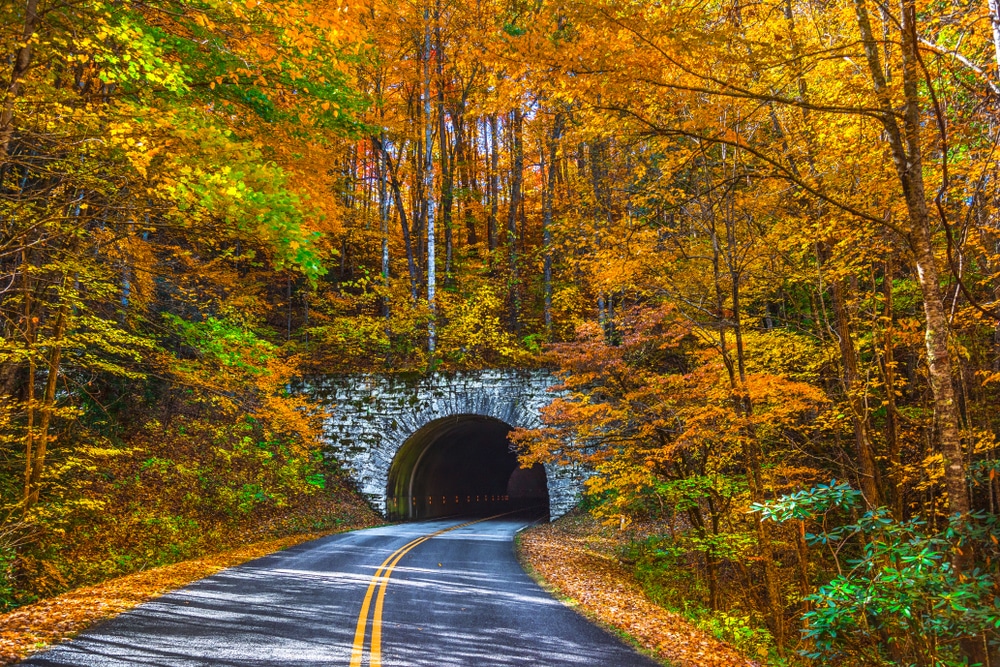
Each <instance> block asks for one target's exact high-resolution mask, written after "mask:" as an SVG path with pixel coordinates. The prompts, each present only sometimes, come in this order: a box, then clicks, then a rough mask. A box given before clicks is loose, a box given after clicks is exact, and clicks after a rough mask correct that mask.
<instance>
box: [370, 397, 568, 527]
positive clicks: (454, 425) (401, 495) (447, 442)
mask: <svg viewBox="0 0 1000 667" xmlns="http://www.w3.org/2000/svg"><path fill="white" fill-rule="evenodd" d="M511 430H513V429H512V427H511V426H510V425H509V424H507V423H505V422H502V421H500V420H498V419H493V418H491V417H482V416H479V415H454V416H450V417H445V418H442V419H437V420H435V421H432V422H430V423H429V424H427V425H425V426H423V427H422V428H420V429H419V430H417V431H416V432H414V433H413V434H412V435H411V436H410V437H409V438H407V440H406V442H404V443H403V445H402V446H401V447H400V448H399V451H397V452H396V456H395V457H394V458H393V461H392V466H391V467H390V468H389V481H388V485H387V488H386V516H387V518H389V519H391V520H397V521H400V520H417V519H430V518H435V517H444V516H458V515H462V516H492V515H494V514H501V513H504V512H518V513H525V514H532V515H537V516H540V517H544V518H548V515H549V494H548V484H547V480H546V477H545V468H544V467H542V466H541V465H538V464H535V465H534V466H533V467H531V468H527V469H522V468H520V466H519V465H518V461H517V455H516V454H515V453H514V451H512V448H511V444H510V441H509V440H508V439H507V434H508V433H510V431H511Z"/></svg>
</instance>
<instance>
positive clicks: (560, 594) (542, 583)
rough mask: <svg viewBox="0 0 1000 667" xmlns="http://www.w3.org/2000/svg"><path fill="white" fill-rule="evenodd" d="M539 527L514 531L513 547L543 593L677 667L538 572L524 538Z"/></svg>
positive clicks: (665, 665)
mask: <svg viewBox="0 0 1000 667" xmlns="http://www.w3.org/2000/svg"><path fill="white" fill-rule="evenodd" d="M538 525H539V524H538V523H537V522H536V523H531V524H528V525H527V526H524V527H522V528H518V529H517V530H516V531H514V546H513V548H514V558H515V559H516V560H517V562H518V564H519V565H520V566H521V569H522V570H524V573H525V574H527V575H528V576H529V577H530V578H531V579H532V580H533V581H534V582H535V583H536V584H538V586H539V587H540V588H541V589H542V590H543V591H545V592H546V593H548V594H549V595H551V596H552V597H553V598H554V599H556V600H558V601H559V602H561V603H562V604H563V605H565V606H566V607H569V608H570V609H572V610H573V611H574V612H576V613H577V614H579V615H580V616H582V617H584V618H585V619H587V620H588V621H589V622H591V623H593V624H594V625H596V626H598V627H599V628H602V629H603V630H605V631H607V632H609V633H611V634H612V635H614V636H615V637H618V638H619V639H621V640H622V641H624V642H625V643H626V644H628V645H629V646H630V647H631V648H632V649H634V650H635V651H636V652H638V653H639V654H641V655H644V656H646V657H647V658H649V659H650V660H654V661H655V662H658V663H660V664H661V665H663V667H676V665H674V663H672V662H670V661H669V660H668V659H666V658H664V657H663V656H661V655H658V654H657V653H656V652H655V651H652V650H650V649H649V648H647V647H646V646H644V645H643V644H642V642H641V641H640V640H639V638H638V637H636V636H634V635H632V634H631V633H629V631H628V630H626V629H625V628H623V627H620V626H617V625H614V624H612V623H609V622H607V621H606V620H605V619H603V618H601V617H600V616H599V615H597V614H596V613H595V612H594V611H592V610H591V609H589V608H588V607H587V606H586V605H584V604H582V603H581V602H580V601H579V600H577V599H575V598H574V597H572V596H571V595H569V594H567V593H566V592H565V591H563V590H562V589H560V588H559V587H557V586H556V585H554V584H553V583H552V582H550V581H549V580H548V579H546V578H545V576H544V575H543V574H542V573H541V572H539V571H538V569H537V568H536V567H535V566H534V565H533V564H532V563H531V561H530V560H528V557H527V555H526V554H525V553H524V550H523V545H522V537H523V536H524V532H525V531H527V530H529V529H531V528H536V527H537V526H538Z"/></svg>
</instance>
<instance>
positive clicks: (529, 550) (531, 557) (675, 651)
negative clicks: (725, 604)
mask: <svg viewBox="0 0 1000 667" xmlns="http://www.w3.org/2000/svg"><path fill="white" fill-rule="evenodd" d="M593 537H594V535H593V526H592V525H591V523H590V522H588V521H586V520H581V518H580V517H579V516H573V515H570V516H568V517H565V518H563V519H559V520H557V521H555V522H553V523H550V524H542V525H539V526H534V527H532V528H529V529H527V530H525V531H522V532H521V533H519V534H518V537H517V540H516V547H515V549H516V552H517V557H518V560H519V561H520V562H521V565H522V566H523V567H524V568H525V571H527V572H528V574H529V575H530V576H531V577H532V578H534V579H535V580H536V581H538V582H539V584H540V585H542V586H543V587H544V588H545V589H546V590H548V591H549V592H550V593H553V594H554V595H556V597H558V598H560V599H562V600H563V601H564V602H566V603H568V604H570V605H571V606H573V607H575V608H576V609H577V610H578V611H580V612H581V613H583V614H584V615H585V616H587V617H588V618H590V619H591V620H593V621H596V622H597V623H599V624H600V625H603V626H605V627H607V628H608V629H610V630H611V631H613V632H615V633H616V634H619V635H621V636H622V637H624V638H625V639H627V640H629V641H631V642H632V643H633V644H635V645H636V646H637V647H638V648H639V649H640V650H642V651H643V652H644V653H646V654H647V655H650V656H652V657H653V658H655V659H657V660H660V661H662V662H663V663H664V664H667V665H673V666H675V667H730V666H740V667H752V666H754V665H757V664H758V663H754V662H752V661H750V660H747V659H746V658H745V657H743V656H741V655H740V654H739V653H738V652H737V651H736V650H735V649H733V648H732V647H731V646H729V645H727V644H725V643H723V642H720V641H719V640H717V639H715V638H714V637H712V636H711V635H708V634H707V633H705V632H703V631H701V630H699V629H697V628H695V627H694V626H692V625H691V624H690V623H689V622H688V621H687V620H686V619H684V618H683V617H682V616H680V615H679V614H675V613H673V612H670V611H668V610H666V609H664V608H662V607H660V606H658V605H656V604H654V603H653V602H652V601H650V600H649V599H648V598H647V597H646V595H645V594H644V593H643V592H642V589H641V588H640V586H639V584H638V583H637V582H636V581H635V579H634V577H633V576H632V575H631V573H630V572H629V571H628V570H627V569H626V568H624V567H623V566H622V565H621V564H620V563H618V561H617V560H616V559H615V558H614V557H613V556H611V555H609V554H606V553H602V551H601V549H599V548H597V547H596V546H595V541H594V540H593Z"/></svg>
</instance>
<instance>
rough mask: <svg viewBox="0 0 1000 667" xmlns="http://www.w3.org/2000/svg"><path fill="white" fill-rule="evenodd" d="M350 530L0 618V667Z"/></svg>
mask: <svg viewBox="0 0 1000 667" xmlns="http://www.w3.org/2000/svg"><path fill="white" fill-rule="evenodd" d="M349 529H350V528H348V527H343V528H341V529H338V530H332V531H325V532H318V533H305V534H300V535H291V536H288V537H282V538H279V539H272V540H266V541H262V542H256V543H254V544H249V545H246V546H243V547H240V548H237V549H232V550H230V551H224V552H221V553H218V554H213V555H210V556H205V557H202V558H196V559H193V560H187V561H183V562H180V563H174V564H173V565H165V566H163V567H157V568H152V569H149V570H145V571H143V572H136V573H134V574H129V575H126V576H124V577H118V578H116V579H110V580H108V581H105V582H102V583H100V584H96V585H94V586H86V587H84V588H77V589H75V590H72V591H69V592H67V593H63V594H62V595H58V596H55V597H52V598H47V599H45V600H40V601H39V602H36V603H34V604H30V605H25V606H23V607H19V608H17V609H15V610H13V611H10V612H7V613H5V614H0V665H12V664H14V663H17V662H18V661H20V660H24V659H25V658H27V657H28V656H29V655H31V654H33V653H37V652H38V651H41V650H44V649H46V648H49V647H50V646H52V645H54V644H58V643H59V642H61V641H65V640H67V639H70V638H72V637H75V636H76V635H78V634H79V633H81V632H83V631H84V630H86V629H88V628H89V627H91V626H93V625H94V624H96V623H98V622H100V621H104V620H107V619H109V618H113V617H115V616H117V615H119V614H121V613H123V612H126V611H128V610H130V609H132V608H133V607H136V606H138V605H140V604H143V603H144V602H149V601H150V600H152V599H154V598H157V597H159V596H161V595H163V594H165V593H169V592H170V591H173V590H176V589H178V588H182V587H184V586H186V585H188V584H190V583H191V582H194V581H197V580H199V579H203V578H205V577H208V576H211V575H213V574H215V573H217V572H220V571H221V570H225V569H227V568H230V567H235V566H237V565H242V564H243V563H246V562H249V561H252V560H255V559H257V558H261V557H263V556H267V555H268V554H272V553H275V552H277V551H281V550H284V549H287V548H289V547H293V546H295V545H297V544H302V543H303V542H308V541H310V540H314V539H317V538H320V537H325V536H327V535H332V534H334V533H339V532H344V530H349Z"/></svg>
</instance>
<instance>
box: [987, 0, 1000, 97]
mask: <svg viewBox="0 0 1000 667" xmlns="http://www.w3.org/2000/svg"><path fill="white" fill-rule="evenodd" d="M988 3H989V7H990V23H991V24H992V26H993V56H994V58H995V59H996V65H997V67H996V75H997V81H1000V0H988Z"/></svg>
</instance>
